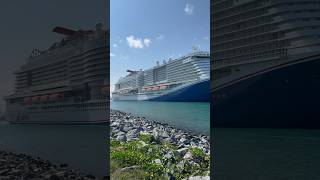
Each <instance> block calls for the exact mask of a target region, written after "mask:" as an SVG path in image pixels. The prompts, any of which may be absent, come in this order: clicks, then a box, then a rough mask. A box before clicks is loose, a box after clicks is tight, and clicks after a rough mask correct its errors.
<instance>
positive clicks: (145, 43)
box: [126, 35, 151, 49]
mask: <svg viewBox="0 0 320 180" xmlns="http://www.w3.org/2000/svg"><path fill="white" fill-rule="evenodd" d="M126 39H127V43H128V46H129V47H132V48H138V49H142V48H144V47H149V46H150V44H151V40H150V39H149V38H144V39H143V40H142V38H138V37H134V36H133V35H131V36H128V37H127V38H126Z"/></svg>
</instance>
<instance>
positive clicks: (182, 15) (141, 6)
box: [110, 0, 210, 90]
mask: <svg viewBox="0 0 320 180" xmlns="http://www.w3.org/2000/svg"><path fill="white" fill-rule="evenodd" d="M110 3H111V4H110V11H111V12H110V28H111V30H110V31H111V36H110V56H111V62H110V83H111V87H112V90H113V88H114V84H115V83H116V82H117V80H118V79H119V78H120V77H123V76H125V75H126V74H127V73H126V70H127V69H130V70H139V69H148V68H151V67H153V66H154V65H155V64H156V61H160V62H162V60H164V59H168V58H176V57H179V56H181V55H185V54H187V53H190V52H191V51H192V47H193V46H199V47H200V49H201V50H205V51H209V50H210V49H209V48H210V40H209V39H210V38H209V36H210V1H209V0H111V2H110Z"/></svg>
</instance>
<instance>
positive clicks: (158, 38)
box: [156, 34, 164, 40]
mask: <svg viewBox="0 0 320 180" xmlns="http://www.w3.org/2000/svg"><path fill="white" fill-rule="evenodd" d="M163 38H164V35H162V34H161V35H159V36H158V37H157V38H156V39H157V40H162V39H163Z"/></svg>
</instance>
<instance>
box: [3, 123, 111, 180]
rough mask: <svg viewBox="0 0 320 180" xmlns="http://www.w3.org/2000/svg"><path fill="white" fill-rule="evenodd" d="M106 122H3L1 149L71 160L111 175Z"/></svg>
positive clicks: (71, 163)
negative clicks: (32, 123)
mask: <svg viewBox="0 0 320 180" xmlns="http://www.w3.org/2000/svg"><path fill="white" fill-rule="evenodd" d="M107 138H108V128H107V127H106V125H88V126H73V125H67V126H66V125H64V126H63V125H61V126H58V125H11V124H8V123H6V122H0V150H7V151H11V152H16V153H25V154H28V155H32V156H34V157H41V158H43V159H45V160H50V161H52V162H54V163H67V164H69V166H70V167H72V168H75V169H80V170H83V171H85V172H88V173H92V174H95V175H97V176H103V175H106V174H107V168H108V167H107V162H108V158H109V153H108V150H107V149H108V148H107Z"/></svg>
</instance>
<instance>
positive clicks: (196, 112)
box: [111, 101, 210, 135]
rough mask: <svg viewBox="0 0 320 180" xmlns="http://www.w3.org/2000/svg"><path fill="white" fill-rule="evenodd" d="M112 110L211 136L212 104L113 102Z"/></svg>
mask: <svg viewBox="0 0 320 180" xmlns="http://www.w3.org/2000/svg"><path fill="white" fill-rule="evenodd" d="M111 109H115V110H120V111H124V112H129V113H132V114H135V115H138V116H143V117H147V118H150V119H152V120H155V121H158V122H163V123H167V124H170V125H173V126H175V127H177V128H181V129H186V130H189V131H193V132H196V133H201V134H205V135H210V103H202V102H153V101H111Z"/></svg>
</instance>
